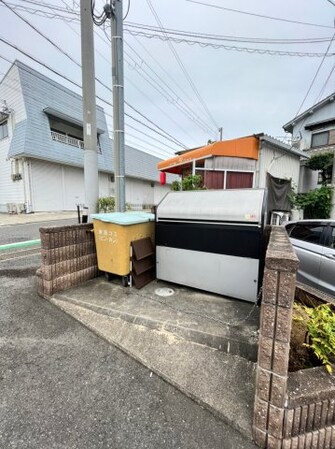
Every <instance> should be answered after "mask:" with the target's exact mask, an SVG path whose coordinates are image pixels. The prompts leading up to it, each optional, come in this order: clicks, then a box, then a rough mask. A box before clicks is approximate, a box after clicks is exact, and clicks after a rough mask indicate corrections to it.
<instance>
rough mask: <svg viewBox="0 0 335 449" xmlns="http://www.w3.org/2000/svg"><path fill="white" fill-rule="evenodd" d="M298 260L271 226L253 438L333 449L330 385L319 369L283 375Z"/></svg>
mask: <svg viewBox="0 0 335 449" xmlns="http://www.w3.org/2000/svg"><path fill="white" fill-rule="evenodd" d="M298 263H299V261H298V259H297V257H296V256H295V253H294V251H293V249H292V246H291V244H290V242H289V239H288V237H287V234H286V231H285V229H284V228H283V227H280V226H273V227H272V231H271V236H270V241H269V246H268V250H267V254H266V260H265V270H264V279H263V300H262V306H261V322H260V335H259V349H258V362H257V375H256V394H255V405H254V423H253V435H254V440H255V442H256V443H257V444H258V445H259V446H260V447H262V448H268V449H310V448H317V449H323V448H328V449H329V448H335V412H334V410H335V405H334V404H335V381H334V378H333V377H331V376H329V375H328V374H326V373H325V370H324V368H316V369H311V370H310V369H309V370H302V371H299V372H297V373H288V360H289V350H290V334H291V324H292V309H293V301H294V295H295V286H296V271H297V268H298Z"/></svg>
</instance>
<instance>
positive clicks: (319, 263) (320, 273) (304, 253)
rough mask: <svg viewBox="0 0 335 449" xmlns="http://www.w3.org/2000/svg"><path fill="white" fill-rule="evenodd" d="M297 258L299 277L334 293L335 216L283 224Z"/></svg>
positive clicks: (313, 285)
mask: <svg viewBox="0 0 335 449" xmlns="http://www.w3.org/2000/svg"><path fill="white" fill-rule="evenodd" d="M285 227H286V230H287V233H288V235H289V237H290V240H291V243H292V245H293V248H294V249H295V252H296V254H297V256H298V258H299V261H300V264H299V269H298V274H297V279H298V281H300V282H302V283H304V284H308V285H311V286H312V287H315V288H317V289H319V290H322V291H324V292H326V293H328V294H330V295H332V296H335V220H300V221H294V222H293V221H291V222H288V223H286V224H285Z"/></svg>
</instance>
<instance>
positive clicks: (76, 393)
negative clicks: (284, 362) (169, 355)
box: [0, 255, 255, 449]
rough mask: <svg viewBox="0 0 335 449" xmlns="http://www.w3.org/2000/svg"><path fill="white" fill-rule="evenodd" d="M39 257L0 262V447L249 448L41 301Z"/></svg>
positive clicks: (146, 371) (246, 442) (208, 415)
mask: <svg viewBox="0 0 335 449" xmlns="http://www.w3.org/2000/svg"><path fill="white" fill-rule="evenodd" d="M38 263H39V256H38V255H36V256H33V257H32V256H29V257H27V258H20V259H18V260H10V261H5V262H4V261H3V262H0V269H1V272H0V276H1V281H0V298H1V301H0V302H1V314H0V351H1V360H0V391H1V407H0V447H1V448H6V449H7V448H15V449H26V448H27V449H28V448H29V449H30V448H34V449H45V448H48V449H60V448H66V449H79V448H80V449H91V448H104V449H106V448H111V449H142V448H143V449H144V448H146V449H157V448H160V449H253V448H255V446H254V445H253V444H252V443H251V442H250V441H249V440H248V439H246V438H244V437H243V436H241V435H240V434H239V433H237V432H236V431H234V430H233V429H232V428H231V427H230V426H227V425H226V424H225V423H224V422H222V421H221V420H219V419H217V418H215V417H214V416H213V415H212V414H211V413H209V412H208V411H207V410H205V409H203V408H201V407H199V406H198V405H197V404H195V403H194V402H193V401H192V400H190V399H189V398H187V397H186V396H184V395H183V394H181V393H180V392H179V391H178V390H177V389H175V388H173V386H171V385H169V384H168V383H166V382H164V381H163V380H162V379H161V378H160V377H159V376H156V375H155V374H154V373H153V372H152V370H150V369H148V368H145V367H144V366H143V365H142V364H139V363H138V362H136V361H135V360H133V359H132V358H130V357H128V356H127V355H125V354H124V353H123V352H121V351H119V350H118V349H117V348H115V346H113V345H109V344H107V343H106V342H105V341H104V340H102V339H100V338H98V337H97V336H96V335H94V334H93V333H92V332H90V331H88V330H87V329H86V328H85V327H83V326H81V325H80V324H79V323H78V322H77V321H76V320H73V319H72V318H71V317H70V316H69V315H67V314H64V313H63V312H62V311H61V310H58V309H57V308H55V307H54V306H53V304H51V303H49V302H48V301H44V300H42V299H41V298H39V297H38V296H37V295H36V288H35V279H34V276H33V273H34V271H35V269H36V267H37V266H38ZM69 305H73V304H71V303H69ZM92 313H94V312H92ZM198 346H199V347H200V346H201V345H198ZM212 351H213V350H212ZM215 352H219V351H215Z"/></svg>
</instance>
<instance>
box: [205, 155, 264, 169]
mask: <svg viewBox="0 0 335 449" xmlns="http://www.w3.org/2000/svg"><path fill="white" fill-rule="evenodd" d="M205 168H207V169H211V170H214V169H219V170H237V171H238V170H241V171H244V170H247V171H255V170H256V161H255V160H254V159H247V158H240V157H225V156H218V157H214V158H208V159H205Z"/></svg>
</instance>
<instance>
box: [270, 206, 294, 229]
mask: <svg viewBox="0 0 335 449" xmlns="http://www.w3.org/2000/svg"><path fill="white" fill-rule="evenodd" d="M290 219H291V213H290V212H288V211H282V210H274V211H272V213H271V221H270V224H271V225H274V226H280V225H282V224H284V223H286V222H287V221H289V220H290Z"/></svg>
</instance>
